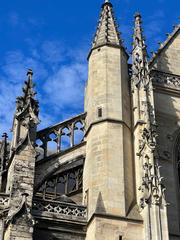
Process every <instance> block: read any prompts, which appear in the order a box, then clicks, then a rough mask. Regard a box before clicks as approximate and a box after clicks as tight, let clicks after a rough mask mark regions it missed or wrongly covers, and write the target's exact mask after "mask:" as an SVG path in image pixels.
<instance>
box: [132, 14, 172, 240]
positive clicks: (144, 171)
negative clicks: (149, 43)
mask: <svg viewBox="0 0 180 240" xmlns="http://www.w3.org/2000/svg"><path fill="white" fill-rule="evenodd" d="M141 24H142V20H141V15H140V14H139V13H137V14H136V15H135V29H134V41H133V51H132V78H131V88H132V99H133V100H132V102H133V125H134V146H135V154H134V156H135V164H136V169H138V173H137V174H136V182H137V189H136V194H137V201H138V205H139V210H140V212H141V215H142V217H143V220H144V225H145V236H146V237H145V239H152V240H155V239H160V240H162V239H168V234H167V231H166V229H167V228H168V226H167V209H166V201H165V195H164V191H165V188H164V185H163V183H162V178H161V176H160V171H159V165H158V151H157V147H158V146H157V141H156V139H157V133H156V121H155V120H156V119H155V111H154V92H153V86H152V81H151V79H150V74H149V66H148V60H147V49H146V44H145V38H144V36H143V29H142V27H141ZM160 209H161V213H160V214H159V212H160ZM150 223H151V224H150Z"/></svg>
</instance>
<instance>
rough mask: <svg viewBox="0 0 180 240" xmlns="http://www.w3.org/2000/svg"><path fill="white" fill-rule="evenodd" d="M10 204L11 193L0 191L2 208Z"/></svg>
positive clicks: (0, 205)
mask: <svg viewBox="0 0 180 240" xmlns="http://www.w3.org/2000/svg"><path fill="white" fill-rule="evenodd" d="M8 206H9V195H8V194H5V193H0V209H2V208H7V207H8Z"/></svg>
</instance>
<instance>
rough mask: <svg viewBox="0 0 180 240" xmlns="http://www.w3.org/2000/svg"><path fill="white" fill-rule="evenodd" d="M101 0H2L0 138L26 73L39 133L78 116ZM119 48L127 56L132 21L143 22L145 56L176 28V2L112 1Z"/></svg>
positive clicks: (0, 12) (0, 9) (6, 127)
mask: <svg viewBox="0 0 180 240" xmlns="http://www.w3.org/2000/svg"><path fill="white" fill-rule="evenodd" d="M101 3H102V1H101V0H91V1H87V0H78V1H72V0H69V1H62V0H53V1H52V0H31V1H22V0H7V1H1V7H0V36H1V40H0V43H1V47H0V133H3V132H4V131H6V132H9V129H10V128H11V124H12V118H13V112H14V110H15V98H16V97H17V96H18V95H21V88H22V85H23V82H24V80H25V78H26V70H27V68H32V69H33V71H34V81H35V83H36V90H37V92H38V94H37V98H38V100H39V102H40V119H41V124H40V126H39V128H44V127H46V126H48V125H49V124H50V125H51V124H54V123H57V122H59V121H62V120H64V119H66V118H68V117H71V116H74V115H76V114H78V113H80V112H83V96H84V85H85V82H86V80H87V61H86V57H87V55H88V51H89V49H90V46H91V42H92V39H93V35H94V32H95V29H96V26H97V21H98V18H99V12H100V7H101ZM112 3H113V5H114V11H115V15H116V18H117V22H118V24H119V26H120V31H121V32H122V38H123V39H124V42H125V43H124V44H125V46H126V47H127V48H128V51H130V50H131V41H132V33H133V29H132V28H133V15H134V13H135V12H136V11H140V12H141V14H142V16H143V21H144V29H145V35H146V38H147V44H148V51H149V52H150V51H153V50H156V49H157V48H158V44H157V43H158V42H159V41H164V40H165V38H166V36H165V33H171V32H172V26H173V25H175V24H179V19H178V17H179V16H180V14H179V9H180V1H179V0H171V1H169V0H151V1H147V0H146V1H145V0H144V1H143V0H112Z"/></svg>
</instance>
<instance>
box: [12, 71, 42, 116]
mask: <svg viewBox="0 0 180 240" xmlns="http://www.w3.org/2000/svg"><path fill="white" fill-rule="evenodd" d="M32 76H33V72H32V70H31V69H29V70H28V72H27V77H28V79H27V81H25V82H24V87H23V93H24V95H23V96H20V97H17V101H16V103H17V105H16V115H20V114H22V113H23V112H24V110H26V109H27V108H30V109H29V110H31V111H32V112H33V114H34V117H35V118H36V117H37V116H38V112H39V107H38V106H39V105H38V101H37V100H35V98H34V97H35V95H36V92H35V91H34V83H33V80H32ZM34 120H37V119H34Z"/></svg>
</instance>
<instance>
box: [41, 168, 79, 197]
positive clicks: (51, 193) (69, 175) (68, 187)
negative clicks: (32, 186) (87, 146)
mask: <svg viewBox="0 0 180 240" xmlns="http://www.w3.org/2000/svg"><path fill="white" fill-rule="evenodd" d="M82 177H83V166H78V167H76V168H73V169H70V170H67V171H65V172H62V173H60V174H57V175H54V176H52V177H50V178H49V179H47V180H46V181H45V182H44V184H43V185H42V186H41V187H40V188H39V190H38V195H41V196H42V197H43V198H45V199H49V198H50V199H56V198H58V197H59V196H62V195H67V196H71V195H73V194H76V193H80V192H82Z"/></svg>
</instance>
